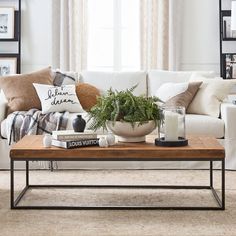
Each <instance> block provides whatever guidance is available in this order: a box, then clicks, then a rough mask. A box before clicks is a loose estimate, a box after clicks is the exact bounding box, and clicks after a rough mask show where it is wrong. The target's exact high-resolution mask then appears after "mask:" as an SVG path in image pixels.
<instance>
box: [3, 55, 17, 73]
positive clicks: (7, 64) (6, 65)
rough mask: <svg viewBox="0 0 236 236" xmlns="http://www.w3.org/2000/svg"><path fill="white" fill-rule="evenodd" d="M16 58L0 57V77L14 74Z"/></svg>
mask: <svg viewBox="0 0 236 236" xmlns="http://www.w3.org/2000/svg"><path fill="white" fill-rule="evenodd" d="M16 72H17V57H0V76H7V75H11V74H16Z"/></svg>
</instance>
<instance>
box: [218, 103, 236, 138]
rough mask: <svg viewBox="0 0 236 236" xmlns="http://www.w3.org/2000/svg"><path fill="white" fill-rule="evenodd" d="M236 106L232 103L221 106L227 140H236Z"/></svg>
mask: <svg viewBox="0 0 236 236" xmlns="http://www.w3.org/2000/svg"><path fill="white" fill-rule="evenodd" d="M235 118H236V106H235V105H234V104H232V103H222V104H221V119H222V120H224V123H225V139H236V120H235Z"/></svg>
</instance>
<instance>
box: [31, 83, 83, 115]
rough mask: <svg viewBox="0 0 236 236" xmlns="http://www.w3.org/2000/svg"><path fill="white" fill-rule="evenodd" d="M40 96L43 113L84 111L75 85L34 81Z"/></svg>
mask: <svg viewBox="0 0 236 236" xmlns="http://www.w3.org/2000/svg"><path fill="white" fill-rule="evenodd" d="M33 85H34V87H35V89H36V92H37V94H38V96H39V99H40V102H41V105H42V113H43V114H46V113H49V112H63V111H69V112H84V110H83V108H82V106H81V104H80V102H79V99H78V97H77V95H76V92H75V85H63V86H61V87H58V86H52V85H45V84H35V83H33Z"/></svg>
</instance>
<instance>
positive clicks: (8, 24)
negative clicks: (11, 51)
mask: <svg viewBox="0 0 236 236" xmlns="http://www.w3.org/2000/svg"><path fill="white" fill-rule="evenodd" d="M14 15H15V9H14V7H0V39H13V38H14V33H15V32H14V21H15V20H14Z"/></svg>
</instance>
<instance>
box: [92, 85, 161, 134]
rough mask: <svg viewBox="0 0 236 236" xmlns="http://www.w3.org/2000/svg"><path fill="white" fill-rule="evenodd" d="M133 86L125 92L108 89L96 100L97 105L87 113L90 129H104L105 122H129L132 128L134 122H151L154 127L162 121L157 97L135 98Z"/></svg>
mask: <svg viewBox="0 0 236 236" xmlns="http://www.w3.org/2000/svg"><path fill="white" fill-rule="evenodd" d="M136 87H137V85H136V86H134V87H132V88H130V89H127V90H125V91H113V90H112V89H109V90H108V91H107V93H106V95H102V96H99V97H98V98H97V104H96V105H95V106H93V107H92V108H91V110H90V111H89V120H91V121H92V122H91V125H90V129H93V130H97V129H99V128H103V129H105V130H106V129H107V128H106V121H113V122H115V121H122V122H130V123H131V124H132V126H133V127H134V123H135V122H139V124H140V125H141V124H143V123H146V122H148V121H149V120H153V121H154V122H155V124H156V126H157V125H158V124H159V122H161V121H162V120H163V117H162V116H163V115H162V114H161V113H160V109H159V106H158V105H157V102H161V101H160V99H159V98H157V97H145V96H135V95H134V94H133V91H134V89H135V88H136Z"/></svg>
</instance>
